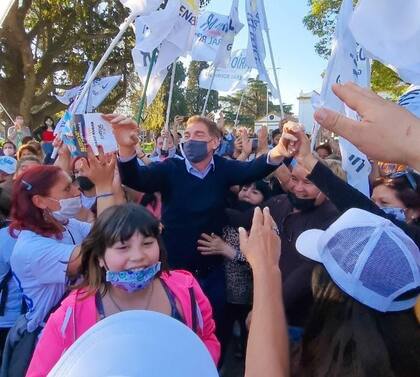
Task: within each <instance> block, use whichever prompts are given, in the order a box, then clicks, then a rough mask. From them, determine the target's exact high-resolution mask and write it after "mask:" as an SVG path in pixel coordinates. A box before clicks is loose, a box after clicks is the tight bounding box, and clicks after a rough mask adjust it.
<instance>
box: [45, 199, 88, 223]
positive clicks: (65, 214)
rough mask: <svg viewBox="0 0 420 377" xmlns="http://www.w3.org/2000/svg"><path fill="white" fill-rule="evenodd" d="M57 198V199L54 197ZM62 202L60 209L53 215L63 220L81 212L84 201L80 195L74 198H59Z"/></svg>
mask: <svg viewBox="0 0 420 377" xmlns="http://www.w3.org/2000/svg"><path fill="white" fill-rule="evenodd" d="M51 199H52V198H51ZM53 200H57V199H53ZM57 201H58V202H59V203H60V207H61V208H60V209H59V210H58V211H54V212H53V216H54V217H55V218H56V219H57V220H62V219H63V218H67V219H70V218H74V217H76V215H77V214H78V213H79V212H80V210H81V208H82V201H81V199H80V195H78V196H75V197H73V198H67V199H60V200H57Z"/></svg>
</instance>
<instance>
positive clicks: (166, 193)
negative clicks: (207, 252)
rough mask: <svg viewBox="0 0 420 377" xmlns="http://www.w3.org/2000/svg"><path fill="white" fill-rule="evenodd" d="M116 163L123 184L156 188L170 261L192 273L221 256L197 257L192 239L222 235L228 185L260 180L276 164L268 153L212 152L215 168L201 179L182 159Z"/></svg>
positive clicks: (143, 189)
mask: <svg viewBox="0 0 420 377" xmlns="http://www.w3.org/2000/svg"><path fill="white" fill-rule="evenodd" d="M118 166H119V170H120V175H121V181H122V183H123V184H124V185H126V186H128V187H130V188H132V189H134V190H137V191H141V192H146V193H153V192H156V191H159V192H161V194H162V204H163V205H162V222H163V225H164V231H163V239H164V241H165V245H166V248H167V251H168V258H169V265H170V267H171V268H172V269H185V270H189V271H192V272H194V271H196V270H198V271H200V272H203V271H204V272H205V271H206V270H209V269H211V268H213V267H214V266H221V265H222V261H223V258H222V257H209V256H201V254H200V253H199V252H198V251H197V240H198V239H199V238H200V235H201V233H208V234H210V233H212V232H213V233H216V234H219V235H222V228H223V226H224V225H225V224H226V221H225V215H224V213H225V212H224V209H225V207H226V198H227V197H228V193H229V188H230V187H231V186H234V185H243V184H245V183H250V182H254V181H256V180H258V179H262V178H264V177H265V176H267V175H269V174H270V173H271V172H273V171H274V170H275V169H276V168H277V166H272V165H269V164H267V155H263V156H261V157H259V158H257V159H255V160H254V161H252V162H241V161H234V160H228V159H224V158H222V157H219V156H214V169H212V170H210V172H209V173H208V174H207V176H206V177H205V178H204V179H200V178H197V177H195V176H193V175H192V174H190V173H189V172H187V169H186V166H185V161H184V160H180V159H175V158H168V159H166V160H165V161H163V162H161V163H157V164H151V165H149V166H140V165H139V164H138V163H137V159H136V158H134V159H132V160H130V161H127V162H119V163H118Z"/></svg>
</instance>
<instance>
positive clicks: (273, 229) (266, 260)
mask: <svg viewBox="0 0 420 377" xmlns="http://www.w3.org/2000/svg"><path fill="white" fill-rule="evenodd" d="M239 241H240V245H241V251H242V252H243V253H244V255H245V257H246V259H247V260H248V262H249V264H250V265H251V267H252V269H253V270H256V271H267V270H272V269H276V270H278V269H279V260H280V248H281V241H280V237H279V235H278V228H277V225H276V223H275V222H274V220H273V218H272V217H271V215H270V211H269V209H268V208H267V207H266V208H264V210H263V211H261V209H260V208H259V207H256V208H255V210H254V218H253V220H252V226H251V230H250V232H249V234H247V232H246V230H245V229H244V228H239Z"/></svg>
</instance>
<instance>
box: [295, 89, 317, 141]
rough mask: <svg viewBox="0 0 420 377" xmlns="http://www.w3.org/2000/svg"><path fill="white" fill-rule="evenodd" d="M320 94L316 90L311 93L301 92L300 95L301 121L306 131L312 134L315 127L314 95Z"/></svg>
mask: <svg viewBox="0 0 420 377" xmlns="http://www.w3.org/2000/svg"><path fill="white" fill-rule="evenodd" d="M314 94H315V95H319V94H318V93H317V92H316V91H312V92H309V93H304V92H302V91H301V92H300V94H299V97H298V98H297V99H298V101H299V123H301V124H303V125H304V127H305V132H306V133H308V134H312V129H313V127H314V123H315V121H314V112H315V111H314V108H313V106H312V96H313V95H314Z"/></svg>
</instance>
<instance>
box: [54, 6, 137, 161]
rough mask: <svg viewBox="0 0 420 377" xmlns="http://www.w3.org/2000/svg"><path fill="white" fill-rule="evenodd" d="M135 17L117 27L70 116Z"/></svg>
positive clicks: (128, 18)
mask: <svg viewBox="0 0 420 377" xmlns="http://www.w3.org/2000/svg"><path fill="white" fill-rule="evenodd" d="M136 17H137V14H135V13H134V12H132V13H131V14H130V15H129V16H128V17H127V18H126V19H125V21H124V22H123V23H122V24H121V25H120V26H119V29H120V31H119V32H118V34H117V35H116V36H115V37H114V39H113V40H112V41H111V43H110V45H109V46H108V48H107V49H106V51H105V53H104V55H103V56H102V58H101V60H99V62H98V65H97V66H96V67H95V69H94V70H93V72H92V74H91V75H90V77H89V78H88V80H87V81H86V84H85V85H84V87H83V90H82V91H81V92H80V94H79V95H78V96H77V98H76V100H75V102H74V106H73V109H72V111H71V114H72V115H74V113H75V112H76V111H77V107H78V106H79V105H80V103H81V102H82V100H83V97H84V96H85V94H86V93H87V91H88V90H89V87H90V85H91V84H92V82H93V80H95V78H96V76H98V73H99V71H100V70H101V68H102V67H103V65H104V64H105V62H106V60H107V59H108V57H109V55H111V52H112V51H113V50H114V47H115V46H116V45H117V44H118V42H119V41H120V40H121V38H122V36H123V35H124V33H125V31H126V30H127V29H128V27H129V26H130V25H131V23H132V22H133V21H134V19H135V18H136ZM57 154H58V149H57V148H54V150H53V152H52V153H51V159H55V158H56V157H57Z"/></svg>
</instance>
